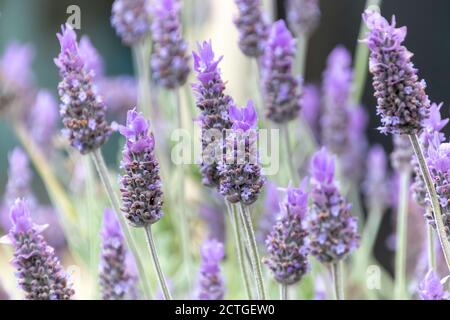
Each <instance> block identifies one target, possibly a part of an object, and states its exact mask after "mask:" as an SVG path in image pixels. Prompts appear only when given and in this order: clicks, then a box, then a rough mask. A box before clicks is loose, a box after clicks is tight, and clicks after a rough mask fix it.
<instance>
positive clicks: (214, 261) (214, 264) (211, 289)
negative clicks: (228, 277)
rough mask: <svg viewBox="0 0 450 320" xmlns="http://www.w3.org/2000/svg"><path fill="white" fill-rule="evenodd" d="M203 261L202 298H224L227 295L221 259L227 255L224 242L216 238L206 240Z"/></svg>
mask: <svg viewBox="0 0 450 320" xmlns="http://www.w3.org/2000/svg"><path fill="white" fill-rule="evenodd" d="M200 253H201V258H202V263H201V266H200V275H199V293H198V298H199V299H200V300H222V299H223V298H224V296H225V286H224V281H223V278H222V275H221V272H220V265H219V263H220V261H222V259H223V258H224V256H225V252H224V248H223V244H222V243H220V242H218V241H217V240H215V239H211V240H206V241H205V243H204V244H203V246H202V248H201V251H200Z"/></svg>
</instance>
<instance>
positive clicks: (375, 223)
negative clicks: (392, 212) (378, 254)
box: [361, 208, 383, 266]
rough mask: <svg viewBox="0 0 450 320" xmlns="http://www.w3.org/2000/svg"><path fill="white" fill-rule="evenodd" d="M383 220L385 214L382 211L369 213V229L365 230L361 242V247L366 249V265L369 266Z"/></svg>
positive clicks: (376, 210) (374, 210)
mask: <svg viewBox="0 0 450 320" xmlns="http://www.w3.org/2000/svg"><path fill="white" fill-rule="evenodd" d="M382 220H383V212H382V210H381V209H377V208H375V209H372V210H370V212H369V218H368V219H367V224H366V225H367V227H366V228H365V230H364V235H363V238H362V240H361V247H362V248H363V249H364V265H365V266H367V265H368V261H369V258H370V255H371V254H372V252H373V248H374V247H375V241H376V239H377V235H378V230H379V229H380V225H381V221H382Z"/></svg>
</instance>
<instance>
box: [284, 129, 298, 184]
mask: <svg viewBox="0 0 450 320" xmlns="http://www.w3.org/2000/svg"><path fill="white" fill-rule="evenodd" d="M281 130H282V131H283V135H284V143H285V145H286V152H287V160H288V164H289V171H290V172H289V173H290V176H291V178H292V180H293V181H294V184H297V182H298V172H297V170H296V169H295V166H294V162H293V159H292V156H293V153H292V149H291V140H290V137H289V128H288V125H287V124H286V125H283V126H282V127H281Z"/></svg>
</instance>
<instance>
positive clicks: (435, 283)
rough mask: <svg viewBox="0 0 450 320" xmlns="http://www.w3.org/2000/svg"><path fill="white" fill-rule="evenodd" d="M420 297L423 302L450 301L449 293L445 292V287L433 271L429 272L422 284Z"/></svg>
mask: <svg viewBox="0 0 450 320" xmlns="http://www.w3.org/2000/svg"><path fill="white" fill-rule="evenodd" d="M419 295H420V298H421V299H422V300H450V295H449V293H448V292H445V291H444V286H443V285H442V284H441V281H440V280H439V278H438V276H437V274H436V273H435V272H434V271H433V270H429V271H428V273H427V275H426V276H425V279H423V280H422V282H421V283H420V285H419Z"/></svg>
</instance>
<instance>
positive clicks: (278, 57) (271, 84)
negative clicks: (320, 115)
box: [262, 20, 300, 123]
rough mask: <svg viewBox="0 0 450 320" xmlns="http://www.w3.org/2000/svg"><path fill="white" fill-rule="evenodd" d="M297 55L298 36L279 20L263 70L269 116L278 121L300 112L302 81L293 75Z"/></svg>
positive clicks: (267, 114) (271, 38) (265, 55)
mask: <svg viewBox="0 0 450 320" xmlns="http://www.w3.org/2000/svg"><path fill="white" fill-rule="evenodd" d="M294 56H295V39H294V38H293V37H292V34H291V33H290V32H289V30H288V29H287V28H286V25H285V23H284V21H283V20H279V21H277V22H275V23H274V24H273V26H272V29H271V31H270V36H269V39H268V40H267V43H266V50H265V52H264V56H263V72H262V73H263V74H262V86H263V95H264V101H265V104H266V116H267V118H269V119H270V120H272V121H273V122H276V123H286V122H287V121H289V120H292V119H295V118H297V116H298V114H299V112H300V92H299V80H298V79H297V78H296V77H294V76H293V75H292V65H293V62H294Z"/></svg>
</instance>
